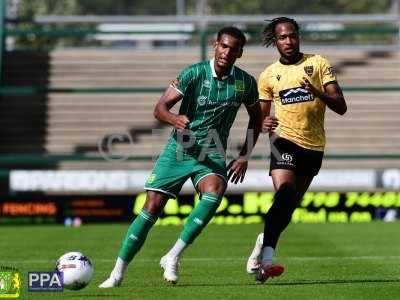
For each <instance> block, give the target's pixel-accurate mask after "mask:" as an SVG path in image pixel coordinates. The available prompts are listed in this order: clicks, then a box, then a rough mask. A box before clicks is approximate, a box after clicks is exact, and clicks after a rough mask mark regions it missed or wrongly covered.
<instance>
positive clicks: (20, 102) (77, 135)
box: [0, 47, 400, 169]
mask: <svg viewBox="0 0 400 300" xmlns="http://www.w3.org/2000/svg"><path fill="white" fill-rule="evenodd" d="M317 52H320V53H323V54H324V55H326V56H327V57H328V58H329V59H330V60H331V62H332V63H333V64H334V65H335V66H336V68H337V71H338V78H339V81H340V83H341V85H342V86H343V87H364V88H369V87H373V86H400V53H397V52H391V53H379V52H373V53H368V52H365V51H361V50H336V49H334V50H321V51H317ZM198 59H199V53H198V49H197V48H193V49H186V50H185V49H179V50H175V49H174V50H171V49H169V50H167V49H160V50H153V51H151V52H150V51H132V50H121V49H118V50H117V49H108V50H105V49H102V50H98V49H96V50H88V49H83V50H79V49H73V50H72V49H71V50H68V49H65V50H55V51H52V52H50V53H39V52H10V53H8V54H7V56H6V59H5V74H4V78H5V85H8V86H32V85H37V86H44V85H47V86H49V87H51V88H89V87H90V88H105V87H121V88H132V87H137V88H139V87H145V88H154V87H159V88H164V87H166V86H167V85H168V84H169V82H171V81H172V80H173V79H174V78H175V76H176V74H177V72H178V70H180V69H181V68H182V67H184V66H186V65H188V64H191V63H194V62H196V61H198ZM275 59H276V54H275V52H274V51H273V50H265V49H262V48H260V47H258V48H255V47H254V48H252V47H249V48H248V49H247V50H246V52H245V55H244V57H243V58H242V59H240V60H239V63H238V65H239V66H241V67H243V68H244V69H245V70H247V71H248V72H249V73H251V74H252V75H254V76H256V77H257V76H258V74H259V73H260V72H261V71H262V70H263V69H264V67H265V66H266V65H267V64H269V63H271V62H272V61H274V60H275ZM160 94H161V92H157V91H155V92H151V93H144V92H140V93H117V92H115V93H60V92H57V93H48V94H46V93H44V94H41V95H35V96H32V95H18V96H5V97H3V99H2V100H1V101H0V125H1V126H0V128H1V129H0V153H3V154H5V153H47V154H85V155H98V153H99V152H98V145H99V141H102V140H103V146H104V139H103V138H104V137H107V136H108V137H110V136H111V137H112V136H113V135H119V134H129V135H130V137H131V139H132V140H133V142H134V143H133V145H132V144H131V143H129V140H128V139H126V138H125V139H123V140H122V141H121V142H119V143H116V144H115V145H114V146H113V153H114V154H124V155H129V156H135V155H139V156H141V155H157V153H159V152H160V150H161V149H162V146H163V144H164V142H165V140H166V139H167V137H168V135H169V132H170V128H169V127H166V126H163V125H162V124H159V123H158V122H157V121H156V120H154V118H153V115H152V111H153V108H154V105H155V103H156V101H157V100H158V98H159V97H160ZM345 96H346V100H347V102H348V107H349V109H348V113H347V114H346V115H345V116H344V117H340V116H336V115H335V114H334V113H332V112H330V111H328V112H327V114H326V130H327V141H328V144H327V151H326V153H328V154H350V155H358V154H378V155H385V154H390V153H396V152H398V151H399V149H400V133H399V131H398V128H400V118H399V117H398V116H399V114H400V102H399V98H400V97H399V96H400V92H398V91H396V92H394V91H373V92H366V91H358V90H357V91H355V90H353V91H352V90H349V91H348V92H345ZM246 125H247V117H246V111H245V109H244V108H242V109H241V110H240V112H239V115H238V118H237V120H236V122H235V124H234V127H233V128H232V130H231V140H230V143H229V152H228V153H232V154H233V153H237V148H238V147H239V145H240V143H241V142H242V139H243V137H244V131H245V128H246ZM154 129H156V130H157V132H156V134H154ZM152 133H153V134H152ZM100 144H102V143H101V142H100ZM268 152H269V151H268V146H267V137H266V136H265V135H264V136H262V137H261V140H260V142H259V143H258V144H257V147H256V149H255V151H254V154H255V155H265V154H266V153H268ZM266 164H267V163H266V162H265V160H254V161H251V163H250V167H252V168H264V167H265V166H266ZM151 166H152V162H151V161H125V162H112V163H111V162H108V161H73V162H72V161H67V162H61V163H60V164H59V165H58V168H60V169H86V168H87V169H131V168H151ZM394 166H397V167H399V166H400V160H379V159H369V160H358V159H350V160H336V159H331V160H325V162H324V167H325V168H390V167H394Z"/></svg>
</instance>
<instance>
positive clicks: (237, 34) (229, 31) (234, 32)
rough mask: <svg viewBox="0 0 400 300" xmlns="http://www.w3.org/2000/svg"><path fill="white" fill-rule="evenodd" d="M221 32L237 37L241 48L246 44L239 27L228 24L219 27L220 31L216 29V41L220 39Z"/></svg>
mask: <svg viewBox="0 0 400 300" xmlns="http://www.w3.org/2000/svg"><path fill="white" fill-rule="evenodd" d="M223 34H227V35H230V36H233V37H235V38H237V39H238V40H239V41H240V42H241V44H242V48H243V47H244V45H245V44H246V36H245V35H244V33H243V31H241V30H240V29H239V28H236V27H233V26H228V27H224V28H222V29H220V31H218V34H217V41H219V40H220V39H221V37H222V35H223Z"/></svg>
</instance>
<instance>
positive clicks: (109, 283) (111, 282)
mask: <svg viewBox="0 0 400 300" xmlns="http://www.w3.org/2000/svg"><path fill="white" fill-rule="evenodd" d="M121 282H122V278H120V279H117V278H115V277H114V276H112V275H111V276H110V277H108V278H107V279H106V280H105V281H104V282H103V283H102V284H100V285H99V288H101V289H109V288H113V287H118V286H120V285H121Z"/></svg>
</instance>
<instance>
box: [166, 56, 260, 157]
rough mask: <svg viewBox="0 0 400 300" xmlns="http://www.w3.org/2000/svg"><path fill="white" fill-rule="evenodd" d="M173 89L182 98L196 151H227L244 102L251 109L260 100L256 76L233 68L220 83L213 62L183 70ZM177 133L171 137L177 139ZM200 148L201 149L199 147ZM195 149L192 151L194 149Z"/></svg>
mask: <svg viewBox="0 0 400 300" xmlns="http://www.w3.org/2000/svg"><path fill="white" fill-rule="evenodd" d="M171 86H172V87H174V88H176V89H177V90H178V91H179V92H180V93H181V94H182V95H183V99H182V103H181V106H180V109H179V114H180V115H186V116H187V117H188V118H189V120H190V124H189V126H188V130H189V131H188V132H186V133H185V134H186V135H189V134H190V135H191V136H190V137H187V139H189V138H190V139H192V141H193V138H195V144H194V147H193V148H196V149H199V148H202V147H207V148H209V149H215V148H218V146H219V147H221V146H222V147H223V150H224V151H225V150H226V147H227V140H228V136H229V131H230V129H231V127H232V124H233V121H234V120H235V117H236V114H237V112H238V110H239V107H240V105H241V104H242V103H244V104H245V105H247V106H251V105H253V104H255V103H256V102H257V101H258V90H257V83H256V80H255V79H254V77H253V76H251V75H249V74H248V73H247V72H245V71H243V70H242V69H240V68H238V67H236V66H233V67H232V69H231V71H230V74H229V75H227V76H224V77H223V78H222V79H221V80H219V79H218V78H217V75H216V73H215V70H214V59H212V60H207V61H203V62H200V63H197V64H194V65H191V66H189V67H187V68H185V69H184V70H182V71H181V73H180V74H179V76H178V78H177V80H176V81H175V82H174V84H173V85H171ZM177 134H178V133H177V131H176V130H175V129H174V130H173V132H172V135H173V137H174V138H175V139H177ZM199 146H200V147H199ZM193 148H192V149H193Z"/></svg>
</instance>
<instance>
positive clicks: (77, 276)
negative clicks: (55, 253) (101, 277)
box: [56, 252, 94, 290]
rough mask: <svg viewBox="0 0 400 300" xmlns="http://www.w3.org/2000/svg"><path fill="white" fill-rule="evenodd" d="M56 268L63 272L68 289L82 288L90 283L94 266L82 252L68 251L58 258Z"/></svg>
mask: <svg viewBox="0 0 400 300" xmlns="http://www.w3.org/2000/svg"><path fill="white" fill-rule="evenodd" d="M56 270H58V271H59V272H62V273H63V278H64V287H65V288H66V289H69V290H80V289H83V288H84V287H85V286H87V285H88V284H89V282H90V280H91V279H92V277H93V271H94V267H93V264H92V262H91V261H90V259H89V258H88V257H87V256H85V255H83V254H82V253H81V252H68V253H65V254H64V255H63V256H61V257H60V258H59V259H58V260H57V264H56Z"/></svg>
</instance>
